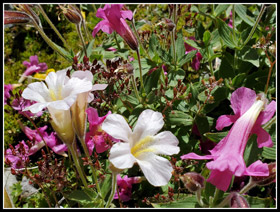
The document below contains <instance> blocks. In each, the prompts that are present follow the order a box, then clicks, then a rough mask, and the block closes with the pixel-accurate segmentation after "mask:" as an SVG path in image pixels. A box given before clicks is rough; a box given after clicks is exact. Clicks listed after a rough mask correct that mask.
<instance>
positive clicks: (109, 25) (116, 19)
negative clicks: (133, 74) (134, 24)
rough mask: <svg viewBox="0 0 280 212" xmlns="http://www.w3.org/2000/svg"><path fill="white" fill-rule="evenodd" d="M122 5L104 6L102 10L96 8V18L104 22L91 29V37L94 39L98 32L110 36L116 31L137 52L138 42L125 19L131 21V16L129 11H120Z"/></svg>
mask: <svg viewBox="0 0 280 212" xmlns="http://www.w3.org/2000/svg"><path fill="white" fill-rule="evenodd" d="M122 7H123V4H106V5H105V6H104V8H98V10H97V13H96V17H98V18H102V19H104V20H102V21H100V22H99V23H98V24H97V25H96V26H95V27H94V29H93V32H92V36H93V37H95V35H96V33H97V32H98V31H99V30H102V31H103V32H106V33H108V34H111V33H112V32H113V31H116V32H117V33H118V34H119V35H120V36H121V37H122V38H123V39H124V40H125V41H126V43H127V44H128V45H129V46H130V48H131V49H133V50H137V48H138V42H137V40H136V38H135V35H134V34H133V32H132V30H131V29H130V27H129V26H128V25H127V23H126V22H125V19H129V20H131V19H132V17H133V14H132V12H131V11H130V10H121V9H122Z"/></svg>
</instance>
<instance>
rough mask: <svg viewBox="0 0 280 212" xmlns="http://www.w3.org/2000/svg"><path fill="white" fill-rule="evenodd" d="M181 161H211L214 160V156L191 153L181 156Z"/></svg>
mask: <svg viewBox="0 0 280 212" xmlns="http://www.w3.org/2000/svg"><path fill="white" fill-rule="evenodd" d="M181 159H182V160H186V159H196V160H210V159H213V156H212V155H204V156H201V155H197V154H195V153H193V152H191V153H189V154H186V155H182V156H181Z"/></svg>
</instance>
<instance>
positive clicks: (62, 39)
mask: <svg viewBox="0 0 280 212" xmlns="http://www.w3.org/2000/svg"><path fill="white" fill-rule="evenodd" d="M37 6H38V8H39V10H40V12H41V13H42V15H43V16H44V18H45V19H46V21H47V22H48V23H49V25H50V26H51V28H52V29H53V30H54V31H55V33H56V34H57V35H58V37H59V38H60V40H61V41H62V42H63V43H64V46H65V47H67V49H68V50H70V49H71V48H70V47H69V45H68V44H67V42H66V40H65V39H64V38H63V37H62V35H61V34H60V33H59V31H58V30H57V28H56V27H55V26H54V25H53V23H52V21H51V20H50V19H49V17H48V15H47V14H46V13H45V11H44V9H43V7H42V6H41V5H40V4H38V5H37Z"/></svg>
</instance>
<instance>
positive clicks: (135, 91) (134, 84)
mask: <svg viewBox="0 0 280 212" xmlns="http://www.w3.org/2000/svg"><path fill="white" fill-rule="evenodd" d="M131 77H132V86H133V89H134V93H135V95H136V97H137V99H138V101H139V102H141V98H140V96H139V93H138V90H137V87H136V81H135V77H134V74H132V75H131Z"/></svg>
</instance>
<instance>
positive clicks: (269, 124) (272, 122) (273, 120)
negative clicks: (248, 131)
mask: <svg viewBox="0 0 280 212" xmlns="http://www.w3.org/2000/svg"><path fill="white" fill-rule="evenodd" d="M275 121H276V116H274V117H273V118H272V119H270V121H269V122H267V123H266V124H265V125H263V127H262V128H263V129H264V130H267V129H269V128H270V127H271V125H272V124H274V123H275Z"/></svg>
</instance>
